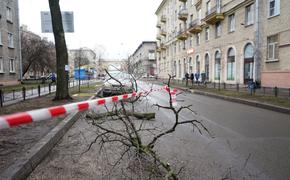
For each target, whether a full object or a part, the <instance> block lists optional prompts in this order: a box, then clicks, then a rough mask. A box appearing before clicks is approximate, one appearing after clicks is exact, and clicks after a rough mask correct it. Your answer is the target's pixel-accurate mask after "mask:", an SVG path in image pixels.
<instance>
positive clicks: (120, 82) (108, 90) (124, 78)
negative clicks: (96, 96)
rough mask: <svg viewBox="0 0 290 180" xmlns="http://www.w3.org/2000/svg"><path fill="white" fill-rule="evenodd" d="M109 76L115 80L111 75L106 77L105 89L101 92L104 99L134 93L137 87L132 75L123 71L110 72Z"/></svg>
mask: <svg viewBox="0 0 290 180" xmlns="http://www.w3.org/2000/svg"><path fill="white" fill-rule="evenodd" d="M109 74H110V75H111V76H112V77H113V78H111V77H110V76H109V75H107V76H106V77H105V80H104V84H103V87H102V89H101V91H100V92H101V96H102V97H108V96H114V95H121V94H125V93H132V92H133V90H134V87H135V85H134V81H133V78H132V76H131V75H130V74H127V73H124V72H121V71H109ZM115 79H116V80H115Z"/></svg>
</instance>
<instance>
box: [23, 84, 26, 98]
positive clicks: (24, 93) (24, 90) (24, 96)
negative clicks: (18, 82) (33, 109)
mask: <svg viewBox="0 0 290 180" xmlns="http://www.w3.org/2000/svg"><path fill="white" fill-rule="evenodd" d="M22 96H23V101H25V98H26V89H25V86H23V87H22Z"/></svg>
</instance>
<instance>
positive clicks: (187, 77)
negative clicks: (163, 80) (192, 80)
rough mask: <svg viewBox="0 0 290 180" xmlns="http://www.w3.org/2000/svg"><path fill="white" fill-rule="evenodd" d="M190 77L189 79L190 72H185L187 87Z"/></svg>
mask: <svg viewBox="0 0 290 180" xmlns="http://www.w3.org/2000/svg"><path fill="white" fill-rule="evenodd" d="M188 79H189V74H188V72H186V73H185V83H186V87H187V86H188Z"/></svg>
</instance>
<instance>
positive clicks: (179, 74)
mask: <svg viewBox="0 0 290 180" xmlns="http://www.w3.org/2000/svg"><path fill="white" fill-rule="evenodd" d="M178 77H179V78H182V76H181V61H180V60H178Z"/></svg>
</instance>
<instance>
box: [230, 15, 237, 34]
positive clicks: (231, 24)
mask: <svg viewBox="0 0 290 180" xmlns="http://www.w3.org/2000/svg"><path fill="white" fill-rule="evenodd" d="M235 26H236V20H235V14H232V15H229V32H234V31H235Z"/></svg>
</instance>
